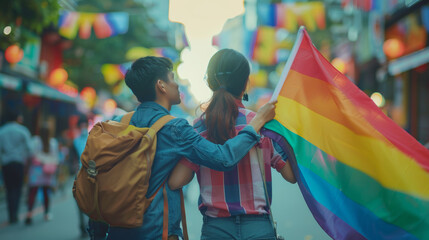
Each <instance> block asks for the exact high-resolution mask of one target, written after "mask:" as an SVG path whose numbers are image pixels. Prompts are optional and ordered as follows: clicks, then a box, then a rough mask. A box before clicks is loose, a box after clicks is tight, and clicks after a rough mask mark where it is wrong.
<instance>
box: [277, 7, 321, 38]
mask: <svg viewBox="0 0 429 240" xmlns="http://www.w3.org/2000/svg"><path fill="white" fill-rule="evenodd" d="M300 25H304V26H305V27H306V28H307V29H308V30H309V31H315V30H317V29H321V30H323V29H325V28H326V21H325V6H324V5H323V2H298V3H285V4H276V26H277V27H280V28H285V29H287V30H288V31H289V32H296V31H297V30H298V26H300Z"/></svg>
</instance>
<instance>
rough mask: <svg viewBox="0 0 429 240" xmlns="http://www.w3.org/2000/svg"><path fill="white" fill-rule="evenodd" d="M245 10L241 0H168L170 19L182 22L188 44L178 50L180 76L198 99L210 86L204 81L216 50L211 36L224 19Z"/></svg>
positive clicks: (203, 97) (206, 96)
mask: <svg viewBox="0 0 429 240" xmlns="http://www.w3.org/2000/svg"><path fill="white" fill-rule="evenodd" d="M243 13H244V1H243V0H216V1H213V0H170V11H169V19H170V21H172V22H179V23H182V24H183V25H184V26H185V33H186V37H187V39H188V43H189V45H190V48H186V49H184V50H183V51H182V53H181V60H182V61H183V63H182V64H181V65H179V67H178V74H179V77H180V78H182V79H188V80H189V82H190V84H191V86H190V90H191V92H192V94H193V95H194V97H195V98H196V99H197V101H199V102H203V101H206V100H209V99H210V97H211V96H212V93H211V90H210V89H209V88H208V86H207V84H206V83H205V81H204V74H205V73H206V69H207V64H208V61H209V60H210V57H211V56H213V54H214V53H215V52H216V51H217V48H215V47H214V46H212V37H213V36H214V35H216V34H218V33H219V32H220V31H221V30H222V27H223V25H224V24H225V22H226V20H227V19H229V18H233V17H235V16H238V15H240V14H243Z"/></svg>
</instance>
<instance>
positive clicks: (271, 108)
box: [249, 100, 277, 132]
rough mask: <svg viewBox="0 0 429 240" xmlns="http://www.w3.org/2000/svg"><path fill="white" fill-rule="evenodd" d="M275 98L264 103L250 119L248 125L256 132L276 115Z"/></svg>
mask: <svg viewBox="0 0 429 240" xmlns="http://www.w3.org/2000/svg"><path fill="white" fill-rule="evenodd" d="M276 103H277V100H275V101H273V102H268V103H266V104H264V105H263V106H262V107H261V108H260V109H259V110H258V112H257V113H256V116H255V117H254V118H253V119H252V121H250V123H249V125H250V126H252V127H253V128H254V129H255V131H256V132H259V130H261V128H262V126H264V124H265V123H266V122H268V121H270V120H272V119H273V118H274V116H275V115H276V105H275V104H276Z"/></svg>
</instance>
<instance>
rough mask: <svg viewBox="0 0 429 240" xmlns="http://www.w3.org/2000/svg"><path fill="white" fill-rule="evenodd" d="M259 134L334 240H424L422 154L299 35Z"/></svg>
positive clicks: (427, 203)
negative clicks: (278, 153) (278, 149)
mask: <svg viewBox="0 0 429 240" xmlns="http://www.w3.org/2000/svg"><path fill="white" fill-rule="evenodd" d="M273 99H277V100H278V103H277V108H276V116H275V119H274V120H273V121H271V122H269V123H268V124H267V125H266V126H265V128H266V129H268V130H267V131H266V132H265V134H267V135H271V137H272V138H273V139H274V140H275V141H276V142H277V143H279V144H280V146H282V147H283V148H284V149H285V151H286V152H287V153H288V155H289V161H291V164H292V168H293V170H294V173H295V176H296V178H297V180H298V184H299V187H300V190H301V192H302V194H303V196H304V199H305V201H306V203H307V205H308V207H309V209H310V210H311V212H312V214H313V216H314V218H315V219H316V220H317V222H318V223H319V225H320V226H321V227H322V228H323V229H324V230H325V232H326V233H327V234H328V235H329V236H331V237H332V238H333V239H353V240H356V239H377V240H379V239H407V240H412V239H429V150H427V149H426V148H425V147H423V146H422V145H421V144H420V143H419V142H417V141H416V140H415V139H414V138H413V137H412V136H410V135H409V134H408V133H407V132H405V131H404V130H403V129H402V128H401V127H399V126H398V125H396V124H395V123H394V122H393V121H392V120H391V119H390V118H388V117H387V116H386V115H384V113H383V112H382V111H381V110H380V109H379V108H378V107H377V106H376V105H375V104H374V103H373V102H372V100H371V99H370V98H369V97H368V96H367V95H366V94H365V93H363V92H362V91H361V90H359V89H358V88H357V87H356V86H355V85H354V84H353V83H352V82H351V81H350V80H349V79H347V78H346V77H345V76H344V75H342V74H341V73H340V72H338V71H337V70H336V69H335V68H334V67H333V66H332V65H331V64H330V63H329V62H328V61H327V60H326V59H325V58H324V57H323V56H322V55H321V54H320V52H319V51H317V49H316V48H315V47H314V46H313V44H312V42H311V39H310V37H309V35H308V34H307V32H306V31H305V29H304V28H301V29H300V30H299V33H298V37H297V40H296V43H295V45H294V47H293V49H292V52H291V56H290V57H289V59H288V61H287V63H286V66H285V69H284V71H283V74H282V77H281V79H280V82H279V84H278V86H277V88H276V90H275V92H274V95H273Z"/></svg>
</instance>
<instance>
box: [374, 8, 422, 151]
mask: <svg viewBox="0 0 429 240" xmlns="http://www.w3.org/2000/svg"><path fill="white" fill-rule="evenodd" d="M428 2H429V1H420V2H419V3H417V4H415V5H414V6H412V7H410V8H402V9H399V10H397V11H395V12H393V13H392V14H391V15H390V16H389V18H388V19H386V23H385V41H384V47H383V48H384V52H385V53H386V57H387V63H386V65H385V72H386V73H387V74H386V77H385V78H386V79H387V80H386V81H383V84H382V86H380V87H381V88H382V89H384V90H385V91H386V92H390V93H392V94H391V96H392V99H391V104H390V105H389V106H387V107H388V109H387V113H388V114H389V115H390V117H391V118H392V119H393V120H394V121H395V122H397V123H398V124H400V125H401V126H402V127H403V128H404V129H405V130H407V131H408V132H409V133H410V134H411V135H412V136H414V137H415V138H416V139H417V140H418V141H420V142H421V143H422V144H425V143H427V142H429V45H428V42H429V41H428V32H429V3H428ZM387 95H389V94H387Z"/></svg>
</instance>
